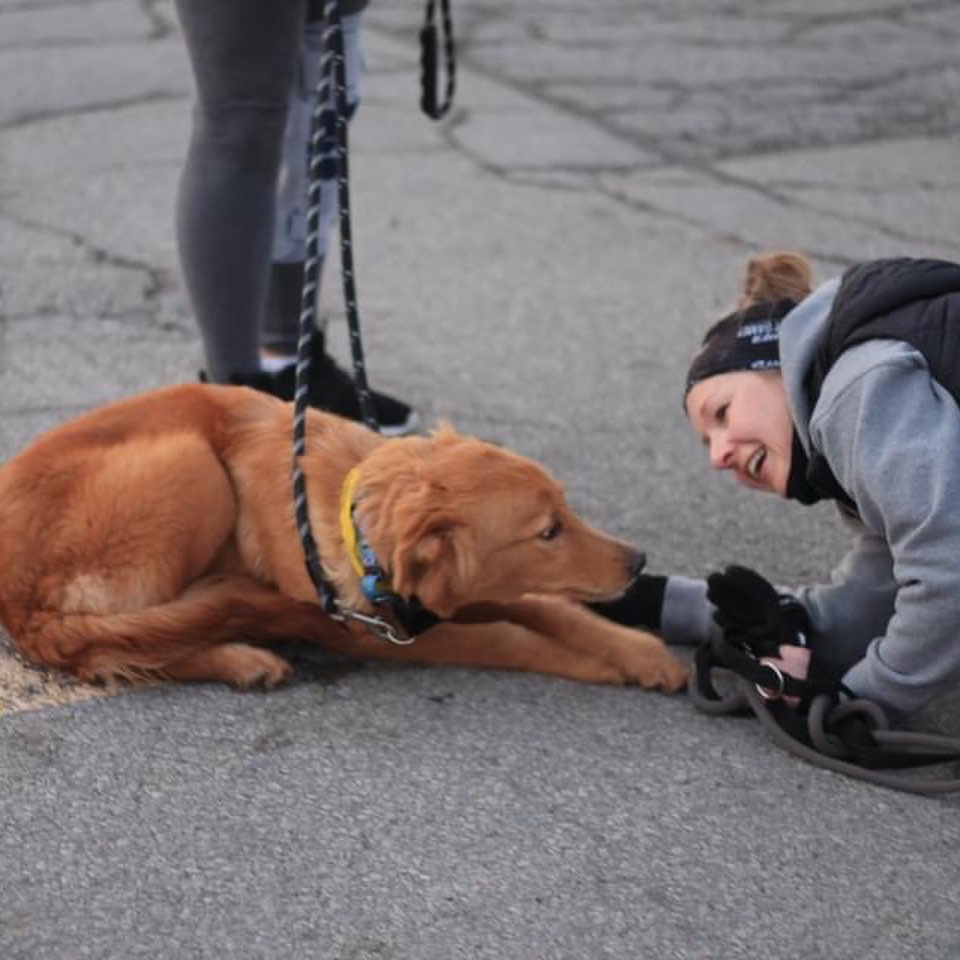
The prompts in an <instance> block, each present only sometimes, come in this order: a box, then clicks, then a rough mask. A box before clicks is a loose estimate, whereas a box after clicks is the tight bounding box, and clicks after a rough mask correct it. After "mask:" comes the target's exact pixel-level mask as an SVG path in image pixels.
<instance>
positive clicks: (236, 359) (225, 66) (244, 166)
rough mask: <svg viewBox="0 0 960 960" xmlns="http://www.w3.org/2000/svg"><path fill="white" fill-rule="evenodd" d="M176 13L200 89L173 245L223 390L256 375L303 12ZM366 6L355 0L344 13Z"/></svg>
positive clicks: (200, 8) (222, 1)
mask: <svg viewBox="0 0 960 960" xmlns="http://www.w3.org/2000/svg"><path fill="white" fill-rule="evenodd" d="M176 4H177V13H178V16H179V18H180V24H181V27H182V30H183V35H184V38H185V40H186V45H187V52H188V53H189V56H190V61H191V64H192V66H193V74H194V80H195V83H196V104H195V107H194V113H193V133H192V137H191V140H190V147H189V151H188V153H187V159H186V163H185V165H184V168H183V174H182V176H181V180H180V191H179V195H178V198H177V210H176V221H177V242H178V246H179V251H180V261H181V267H182V270H183V276H184V280H185V282H186V285H187V290H188V292H189V294H190V298H191V301H192V303H193V307H194V310H195V312H196V315H197V323H198V325H199V327H200V333H201V335H202V337H203V344H204V351H205V354H206V360H207V373H208V375H209V376H210V378H211V379H212V380H215V381H224V380H228V379H229V378H230V375H231V374H241V375H243V374H250V373H253V372H255V371H257V370H259V369H260V330H261V324H262V321H263V314H264V309H265V301H266V296H267V285H268V279H269V274H270V258H271V246H272V242H273V222H274V211H275V202H276V191H277V173H278V170H279V166H280V159H281V149H282V144H283V134H284V126H285V123H286V118H287V104H288V98H289V96H290V92H291V88H292V84H293V81H294V76H295V71H296V69H297V63H298V55H299V50H300V38H301V34H302V32H303V26H304V22H305V20H306V6H307V5H306V0H280V2H276V3H265V2H264V0H176ZM365 5H366V4H365V2H363V0H361V2H357V0H348V2H344V3H342V4H341V11H342V12H343V13H351V12H355V11H356V10H357V9H359V8H362V7H363V6H365ZM293 322H295V320H294V321H293Z"/></svg>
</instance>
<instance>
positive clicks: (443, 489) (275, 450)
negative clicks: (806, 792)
mask: <svg viewBox="0 0 960 960" xmlns="http://www.w3.org/2000/svg"><path fill="white" fill-rule="evenodd" d="M291 421H292V408H291V406H290V405H289V404H284V403H281V402H280V401H278V400H274V399H273V398H271V397H268V396H266V395H264V394H260V393H256V392H254V391H252V390H248V389H246V388H242V387H216V386H201V385H190V386H181V387H171V388H167V389H163V390H157V391H153V392H150V393H146V394H143V395H141V396H138V397H133V398H131V399H129V400H125V401H122V402H120V403H116V404H113V405H111V406H108V407H104V408H102V409H100V410H96V411H94V412H92V413H89V414H87V415H85V416H82V417H79V418H77V419H75V420H73V421H71V422H69V423H67V424H64V425H63V426H60V427H58V428H56V429H54V430H52V431H51V432H50V433H48V434H46V435H44V436H42V437H41V438H39V439H38V440H36V441H35V442H34V443H33V444H32V445H31V446H30V447H28V448H27V449H26V450H25V451H24V452H22V453H21V454H20V455H19V456H17V457H15V458H14V459H12V460H11V461H9V462H8V463H7V464H6V465H4V466H3V467H2V468H0V571H2V574H0V621H2V622H3V624H4V625H5V626H6V628H7V630H8V631H9V633H10V635H11V636H12V638H13V641H14V643H15V645H16V647H17V649H18V650H19V651H20V653H21V654H23V655H24V656H25V657H27V658H29V659H31V660H34V661H38V662H40V663H43V664H48V665H51V666H54V667H58V668H61V669H64V670H67V671H69V672H71V673H73V674H75V675H77V676H79V677H81V678H84V679H94V678H107V677H112V676H127V677H130V676H137V675H147V676H157V677H163V678H167V679H172V680H218V681H224V682H227V683H231V684H235V685H237V686H241V687H248V686H253V685H257V686H264V687H271V686H274V685H275V684H277V683H279V682H281V681H282V680H284V679H285V678H286V677H287V676H288V675H289V672H290V667H289V664H288V663H287V662H286V661H285V660H283V659H282V658H281V657H280V656H278V655H277V654H276V653H275V652H272V651H271V650H269V649H265V647H264V646H263V645H269V643H270V641H277V640H289V639H297V640H303V641H308V642H316V643H319V644H322V645H323V646H324V647H326V648H328V649H330V650H332V651H334V652H337V653H341V654H345V655H348V656H353V657H360V658H378V659H387V658H389V659H394V660H402V661H406V662H410V663H448V664H463V665H475V666H485V667H500V668H507V669H518V670H532V671H538V672H542V673H549V674H555V675H559V676H563V677H569V678H572V679H577V680H584V681H592V682H612V683H638V684H641V685H643V686H646V687H661V688H663V689H666V690H676V689H677V688H679V687H680V686H682V684H683V683H684V680H685V670H684V668H683V667H682V665H681V664H680V663H679V662H678V661H677V660H675V659H674V657H673V656H672V655H671V654H670V653H669V652H668V651H667V649H666V648H665V647H664V645H663V643H662V642H661V641H660V640H659V639H658V638H657V637H654V636H652V635H650V634H647V633H643V632H640V631H635V630H628V629H626V628H623V627H619V626H616V625H614V624H611V623H608V622H607V621H605V620H603V619H601V618H600V617H597V616H594V615H593V614H592V613H590V612H589V611H588V610H587V609H586V608H584V607H583V606H581V605H580V604H578V603H575V602H571V600H574V601H575V600H587V599H601V598H610V597H613V596H615V595H618V594H619V593H621V592H622V591H623V589H624V588H625V587H626V586H627V585H628V583H629V581H630V578H631V576H632V575H633V572H634V568H635V566H636V560H637V555H636V553H635V552H634V551H633V550H632V549H631V548H629V547H628V546H626V545H624V544H622V543H620V542H618V541H616V540H612V539H610V538H608V537H605V536H603V535H602V534H600V533H598V532H597V531H595V530H593V529H591V528H590V527H588V526H587V525H586V524H584V523H583V522H582V521H581V520H580V519H578V518H577V517H576V516H575V515H574V514H573V512H572V511H571V510H570V508H569V507H568V506H567V504H566V502H565V501H564V498H563V495H562V492H561V490H560V488H559V487H558V485H557V484H556V483H555V482H554V481H553V480H552V479H551V478H550V477H549V476H548V475H547V474H546V473H545V471H544V470H543V469H542V468H540V467H539V466H537V465H536V464H534V463H533V462H531V461H529V460H526V459H524V458H522V457H519V456H517V455H515V454H512V453H509V452H507V451H505V450H501V449H499V448H497V447H494V446H492V445H490V444H486V443H482V442H480V441H478V440H475V439H471V438H467V437H464V436H461V435H459V434H456V433H454V432H453V431H452V430H450V429H442V430H440V431H438V432H437V433H436V434H434V435H433V436H432V437H430V438H423V437H408V438H404V439H394V440H384V439H383V438H381V437H379V436H377V435H376V434H374V433H372V432H371V431H369V430H367V429H365V428H363V427H361V426H359V425H357V424H354V423H351V422H349V421H346V420H343V419H340V418H338V417H334V416H330V415H326V414H321V413H318V412H315V411H311V413H310V417H309V421H308V424H309V425H308V443H307V454H306V457H305V458H304V473H305V476H306V481H307V490H308V501H309V504H310V512H311V518H312V526H313V531H314V536H315V537H316V540H317V543H318V547H319V551H320V555H321V558H322V560H323V563H324V565H325V570H326V572H327V574H328V576H329V578H330V579H331V581H332V582H333V583H334V584H335V586H336V588H337V590H338V593H339V596H340V597H341V600H342V601H343V602H344V603H345V604H346V605H348V606H350V607H354V608H357V609H360V610H369V609H370V607H369V604H368V603H367V602H366V601H365V600H364V598H363V596H362V594H361V592H360V590H359V583H358V578H357V576H356V574H355V573H354V570H353V567H352V565H351V562H350V558H349V556H348V553H347V550H346V548H345V544H344V538H343V535H342V532H341V528H340V522H339V516H338V512H339V500H340V495H341V487H342V484H343V482H344V478H345V476H346V474H347V472H348V471H349V470H350V469H351V468H353V467H356V468H357V470H358V474H359V483H358V499H357V513H358V517H359V520H360V523H361V525H362V527H363V529H364V531H365V534H366V536H367V538H368V540H369V542H370V545H371V546H372V548H373V549H374V551H375V552H376V554H377V556H378V557H379V558H380V559H381V562H382V563H383V564H384V566H385V567H387V568H388V569H389V571H390V573H391V576H392V582H393V588H394V589H395V590H396V591H397V592H398V593H401V594H403V595H405V596H409V595H414V594H415V595H417V596H418V597H419V598H420V599H421V600H422V601H423V602H424V603H425V604H426V605H427V606H428V607H430V608H431V609H433V610H434V611H435V612H436V613H438V614H440V615H441V616H444V617H454V616H456V617H457V618H458V619H459V620H461V621H468V622H444V623H442V624H440V625H438V626H436V627H434V628H432V629H430V630H428V631H426V632H425V633H424V634H423V635H422V636H421V637H419V638H418V639H417V641H416V643H415V644H413V645H412V646H410V647H402V648H400V647H395V646H391V645H389V644H387V643H385V642H383V641H381V640H379V639H376V638H374V637H372V636H370V635H369V634H368V633H366V631H365V630H364V629H363V628H362V627H357V626H350V627H345V626H343V625H341V624H339V623H337V622H335V621H333V620H331V619H330V618H329V617H327V616H326V615H325V614H324V613H323V612H322V610H321V609H320V607H319V606H318V604H317V603H316V599H315V593H314V590H313V586H312V584H311V582H310V580H309V578H308V576H307V573H306V570H305V567H304V561H303V555H302V551H301V547H300V543H299V539H298V536H297V533H296V530H295V526H294V519H293V515H292V514H293V510H292V494H291V482H290V466H291V449H290V436H291ZM558 523H559V525H560V526H559V527H558V528H556V529H555V530H553V531H551V532H557V530H558V531H559V533H558V535H557V536H553V537H551V536H550V535H549V534H547V535H546V536H541V534H544V533H545V532H546V531H550V530H551V528H552V527H554V525H556V524H558Z"/></svg>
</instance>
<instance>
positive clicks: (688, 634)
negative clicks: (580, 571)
mask: <svg viewBox="0 0 960 960" xmlns="http://www.w3.org/2000/svg"><path fill="white" fill-rule="evenodd" d="M839 283H840V281H839V279H835V280H831V281H829V282H828V283H825V284H824V285H823V286H821V287H820V288H818V289H817V290H816V291H814V293H812V294H811V295H810V296H809V297H807V298H806V299H805V300H803V301H802V302H801V303H800V304H798V306H797V307H796V308H795V309H794V310H793V311H792V312H791V313H789V314H788V315H787V317H786V318H785V319H784V321H783V324H782V326H781V329H780V356H781V361H782V363H783V368H782V373H783V379H784V384H785V386H786V389H787V397H788V401H789V403H790V408H791V412H792V415H793V421H794V425H795V427H796V430H797V434H798V437H799V439H800V441H801V443H802V444H803V446H804V448H805V449H806V451H807V453H808V454H809V453H810V452H811V451H817V452H819V453H820V454H821V455H822V456H823V457H825V458H826V460H827V462H828V463H829V465H830V467H831V469H832V471H833V473H834V475H835V477H836V479H837V480H838V481H839V483H840V485H841V486H842V487H843V488H844V490H846V491H847V492H848V493H849V494H850V496H851V497H852V499H853V500H854V502H855V503H856V507H857V513H858V514H859V516H854V515H846V514H844V513H843V512H842V511H841V519H842V521H843V522H844V523H846V524H848V525H849V527H850V530H851V534H852V538H853V543H852V546H851V549H850V551H849V552H848V553H847V555H846V556H845V557H844V558H843V560H842V561H841V563H840V564H839V565H838V566H837V567H836V569H835V570H834V571H833V573H832V575H831V578H830V582H829V583H827V584H821V585H818V586H812V587H802V588H799V589H796V590H791V591H790V592H791V593H793V594H794V595H795V596H796V597H797V599H799V600H800V601H801V603H803V605H804V606H805V608H806V609H807V611H808V613H809V615H810V618H811V621H812V623H813V626H814V628H815V630H816V631H817V634H818V635H819V638H820V639H819V640H818V644H822V645H823V646H822V649H823V652H824V656H825V658H826V659H828V660H830V661H832V662H835V663H840V664H842V665H844V666H847V665H849V669H848V670H847V672H846V674H845V675H844V677H843V682H844V683H845V684H846V685H847V686H848V687H849V688H850V689H851V690H852V691H853V692H854V693H856V694H858V695H860V696H864V697H867V698H869V699H871V700H875V701H877V702H878V703H880V704H883V705H884V706H887V707H890V708H892V709H894V710H896V711H903V712H911V711H914V710H917V709H919V708H920V707H921V706H923V705H924V704H925V703H927V702H928V701H930V700H931V699H933V698H934V697H936V696H937V695H939V694H941V693H943V692H944V691H946V690H947V689H949V688H950V687H951V686H953V685H954V684H956V683H957V682H958V681H960V410H958V408H957V403H956V402H955V400H954V399H953V397H952V396H951V395H950V393H949V392H948V391H947V390H946V389H945V388H944V387H942V386H941V385H940V384H939V383H938V382H937V381H936V380H935V379H934V378H933V377H931V375H930V372H929V370H928V368H927V364H926V362H925V360H924V358H923V356H922V355H921V354H920V353H919V352H918V351H916V350H915V349H914V348H913V347H911V346H909V345H908V344H906V343H903V342H902V341H897V340H869V341H867V342H866V343H863V344H860V345H858V346H855V347H851V348H850V349H849V350H847V351H845V352H844V353H843V354H841V356H840V357H839V359H838V360H837V362H836V363H835V364H834V366H833V367H832V368H831V369H830V371H829V373H828V374H827V376H826V379H825V380H824V382H823V386H822V389H821V392H820V396H819V398H818V399H817V401H816V404H815V406H814V408H813V409H812V410H810V409H809V408H808V401H807V396H806V392H805V390H804V388H803V382H804V377H805V375H806V372H807V370H808V369H809V367H810V364H811V363H812V361H813V356H814V353H815V351H816V349H817V347H818V345H819V343H820V342H821V339H822V337H823V335H824V331H825V328H826V325H827V319H828V317H829V314H830V308H831V306H832V304H833V300H834V297H835V295H836V292H837V288H838V287H839ZM711 612H712V611H711V606H710V604H709V602H708V601H707V598H706V584H705V583H704V582H703V581H700V580H692V579H688V578H685V577H671V578H670V579H669V580H668V581H667V587H666V593H665V595H664V605H663V613H662V617H661V627H662V630H663V635H664V639H666V640H667V641H668V642H673V643H697V642H700V641H701V640H703V639H704V638H705V637H706V636H707V635H708V634H709V633H710V632H711V631H712V630H715V629H716V627H715V626H714V625H713V623H712V618H711Z"/></svg>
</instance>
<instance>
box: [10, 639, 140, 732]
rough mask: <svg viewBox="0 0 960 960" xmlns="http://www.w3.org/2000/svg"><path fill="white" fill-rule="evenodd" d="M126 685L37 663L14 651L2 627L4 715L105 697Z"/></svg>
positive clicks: (117, 691)
mask: <svg viewBox="0 0 960 960" xmlns="http://www.w3.org/2000/svg"><path fill="white" fill-rule="evenodd" d="M123 689H124V688H123V687H122V686H114V687H106V686H101V685H94V684H89V683H80V681H79V680H74V679H73V678H72V677H69V676H67V674H65V673H61V672H60V671H58V670H50V669H47V668H45V667H35V666H33V665H32V664H29V663H27V662H26V661H25V660H22V659H21V658H20V657H18V656H17V654H15V653H14V652H13V648H12V646H11V645H10V641H9V639H8V638H7V637H6V636H5V635H4V634H3V632H2V631H0V716H3V715H4V714H6V713H17V712H19V711H21V710H39V709H41V708H42V707H55V706H61V705H62V704H65V703H75V702H76V701H78V700H87V699H89V698H90V697H105V696H109V695H110V694H113V693H119V692H120V691H121V690H123Z"/></svg>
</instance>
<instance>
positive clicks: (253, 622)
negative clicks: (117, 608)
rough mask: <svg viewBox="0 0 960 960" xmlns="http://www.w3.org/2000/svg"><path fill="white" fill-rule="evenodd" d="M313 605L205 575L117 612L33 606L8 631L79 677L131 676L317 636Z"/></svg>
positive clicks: (28, 651)
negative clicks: (208, 655) (246, 644)
mask: <svg viewBox="0 0 960 960" xmlns="http://www.w3.org/2000/svg"><path fill="white" fill-rule="evenodd" d="M318 614H319V610H318V608H317V607H316V606H315V605H313V604H307V603H299V602H297V601H293V600H290V599H289V598H287V597H283V596H281V595H280V594H279V593H277V592H276V591H274V590H270V589H268V588H267V587H264V586H262V585H261V584H258V583H256V582H254V581H252V580H248V579H246V578H239V577H227V578H209V579H205V580H201V581H199V582H198V583H196V584H194V585H193V586H191V587H190V588H189V589H188V590H187V591H186V592H185V593H183V594H182V595H181V596H179V597H177V598H176V599H174V600H171V601H169V602H168V603H162V604H157V605H156V606H152V607H145V608H144V609H142V610H132V611H128V612H122V613H106V614H97V613H64V612H62V611H49V610H43V611H40V610H38V611H32V612H30V613H29V614H27V615H26V616H25V617H24V618H23V619H22V622H21V624H20V625H19V626H18V627H14V628H13V629H11V634H12V636H13V638H14V644H15V646H16V647H17V649H18V650H19V651H20V653H22V654H23V655H24V656H26V657H27V658H29V659H31V660H34V661H37V662H39V663H43V664H46V665H48V666H53V667H58V668H60V669H62V670H66V671H68V672H69V673H72V674H74V675H75V676H77V677H79V678H80V679H82V680H108V679H112V678H123V679H136V678H138V677H150V676H156V675H159V674H162V672H163V669H164V667H166V666H168V665H169V664H172V663H174V662H175V661H177V660H180V659H181V658H183V657H186V656H188V655H189V654H191V653H195V652H196V651H198V650H201V649H204V648H207V647H211V646H215V645H217V644H220V643H226V642H231V641H236V640H246V641H251V642H257V641H260V642H265V641H268V640H279V639H291V638H295V637H300V638H303V639H311V637H312V636H314V635H316V634H317V633H318V624H317V617H318Z"/></svg>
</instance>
